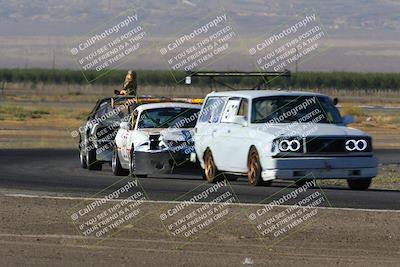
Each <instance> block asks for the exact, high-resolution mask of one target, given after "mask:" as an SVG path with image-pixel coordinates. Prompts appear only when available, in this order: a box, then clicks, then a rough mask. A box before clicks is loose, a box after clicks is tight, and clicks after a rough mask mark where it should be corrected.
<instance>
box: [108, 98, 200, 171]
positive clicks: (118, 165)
mask: <svg viewBox="0 0 400 267" xmlns="http://www.w3.org/2000/svg"><path fill="white" fill-rule="evenodd" d="M200 107H201V106H200V105H197V104H188V103H178V102H163V103H154V104H144V105H141V106H138V107H137V108H136V109H135V110H134V111H133V113H132V114H131V118H130V119H129V121H128V122H122V123H121V124H120V128H119V130H118V132H117V135H116V137H115V144H116V146H115V149H114V153H113V157H112V164H111V165H112V171H113V173H114V174H115V175H127V174H128V173H131V174H133V175H136V176H146V175H149V174H164V173H171V172H172V171H173V170H174V169H176V168H178V169H179V167H181V166H185V167H194V166H193V163H191V162H190V156H191V153H192V152H194V144H193V140H192V135H193V127H194V126H195V124H196V121H197V118H198V114H199V111H200ZM188 165H189V166H188Z"/></svg>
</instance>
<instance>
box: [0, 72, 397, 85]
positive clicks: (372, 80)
mask: <svg viewBox="0 0 400 267" xmlns="http://www.w3.org/2000/svg"><path fill="white" fill-rule="evenodd" d="M137 73H138V84H140V85H174V84H176V81H182V82H183V80H184V77H185V76H186V73H184V72H174V73H173V75H172V73H171V72H170V71H167V70H139V71H137ZM103 74H104V75H103ZM125 74H126V70H111V71H108V72H107V73H99V72H97V71H85V72H84V73H83V72H81V71H79V70H48V69H0V82H4V81H7V82H29V83H55V84H87V83H88V81H93V82H92V83H94V84H110V85H114V84H122V82H123V80H124V78H125ZM99 76H100V77H99ZM282 80H283V79H280V78H278V79H273V80H272V81H270V84H271V85H272V86H282ZM208 82H209V81H208V80H207V79H196V78H194V79H193V83H194V84H196V85H200V86H201V85H207V84H208ZM225 82H227V83H230V84H235V85H239V87H240V86H243V88H245V87H249V86H252V85H254V84H255V81H254V79H251V78H247V77H237V78H232V79H229V80H227V79H225ZM290 85H291V87H293V88H336V89H341V88H343V89H392V90H393V89H395V90H397V89H399V88H400V73H355V72H299V73H293V74H292V77H291V80H290Z"/></svg>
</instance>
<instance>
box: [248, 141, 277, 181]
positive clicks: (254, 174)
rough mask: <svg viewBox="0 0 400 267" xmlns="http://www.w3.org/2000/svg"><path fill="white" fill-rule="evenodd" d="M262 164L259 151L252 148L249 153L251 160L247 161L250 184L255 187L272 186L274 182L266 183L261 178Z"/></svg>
mask: <svg viewBox="0 0 400 267" xmlns="http://www.w3.org/2000/svg"><path fill="white" fill-rule="evenodd" d="M261 170H262V168H261V163H260V157H259V155H258V152H257V149H256V148H255V147H252V148H251V149H250V152H249V158H248V160H247V179H248V180H249V184H251V185H253V186H258V185H271V183H272V181H267V182H264V181H263V179H262V177H261Z"/></svg>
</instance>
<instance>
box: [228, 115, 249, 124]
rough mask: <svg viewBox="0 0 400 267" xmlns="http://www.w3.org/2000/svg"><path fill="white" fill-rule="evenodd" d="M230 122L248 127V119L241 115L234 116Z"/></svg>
mask: <svg viewBox="0 0 400 267" xmlns="http://www.w3.org/2000/svg"><path fill="white" fill-rule="evenodd" d="M230 122H231V123H234V124H239V125H242V126H243V127H244V126H247V120H246V118H245V117H244V116H240V115H235V116H233V117H232V119H231V120H230Z"/></svg>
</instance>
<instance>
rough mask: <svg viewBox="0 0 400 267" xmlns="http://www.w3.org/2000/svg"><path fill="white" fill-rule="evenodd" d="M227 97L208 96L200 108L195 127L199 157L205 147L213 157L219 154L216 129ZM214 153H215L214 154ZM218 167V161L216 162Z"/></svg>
mask: <svg viewBox="0 0 400 267" xmlns="http://www.w3.org/2000/svg"><path fill="white" fill-rule="evenodd" d="M226 100H227V97H223V96H211V97H208V98H207V99H206V101H205V103H204V106H203V107H202V109H201V112H200V116H199V119H198V121H197V124H196V127H195V134H194V140H195V148H196V153H197V156H198V158H199V159H202V158H203V154H204V152H205V150H206V149H207V148H209V149H210V150H211V152H212V153H213V156H214V159H215V160H216V158H215V157H216V156H218V155H219V153H218V152H219V151H218V149H219V145H218V142H217V138H216V132H217V131H216V130H217V128H218V126H219V121H220V118H221V115H222V111H223V108H224V106H225V102H226ZM214 153H217V154H216V155H214ZM216 164H217V167H219V163H217V162H216Z"/></svg>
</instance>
